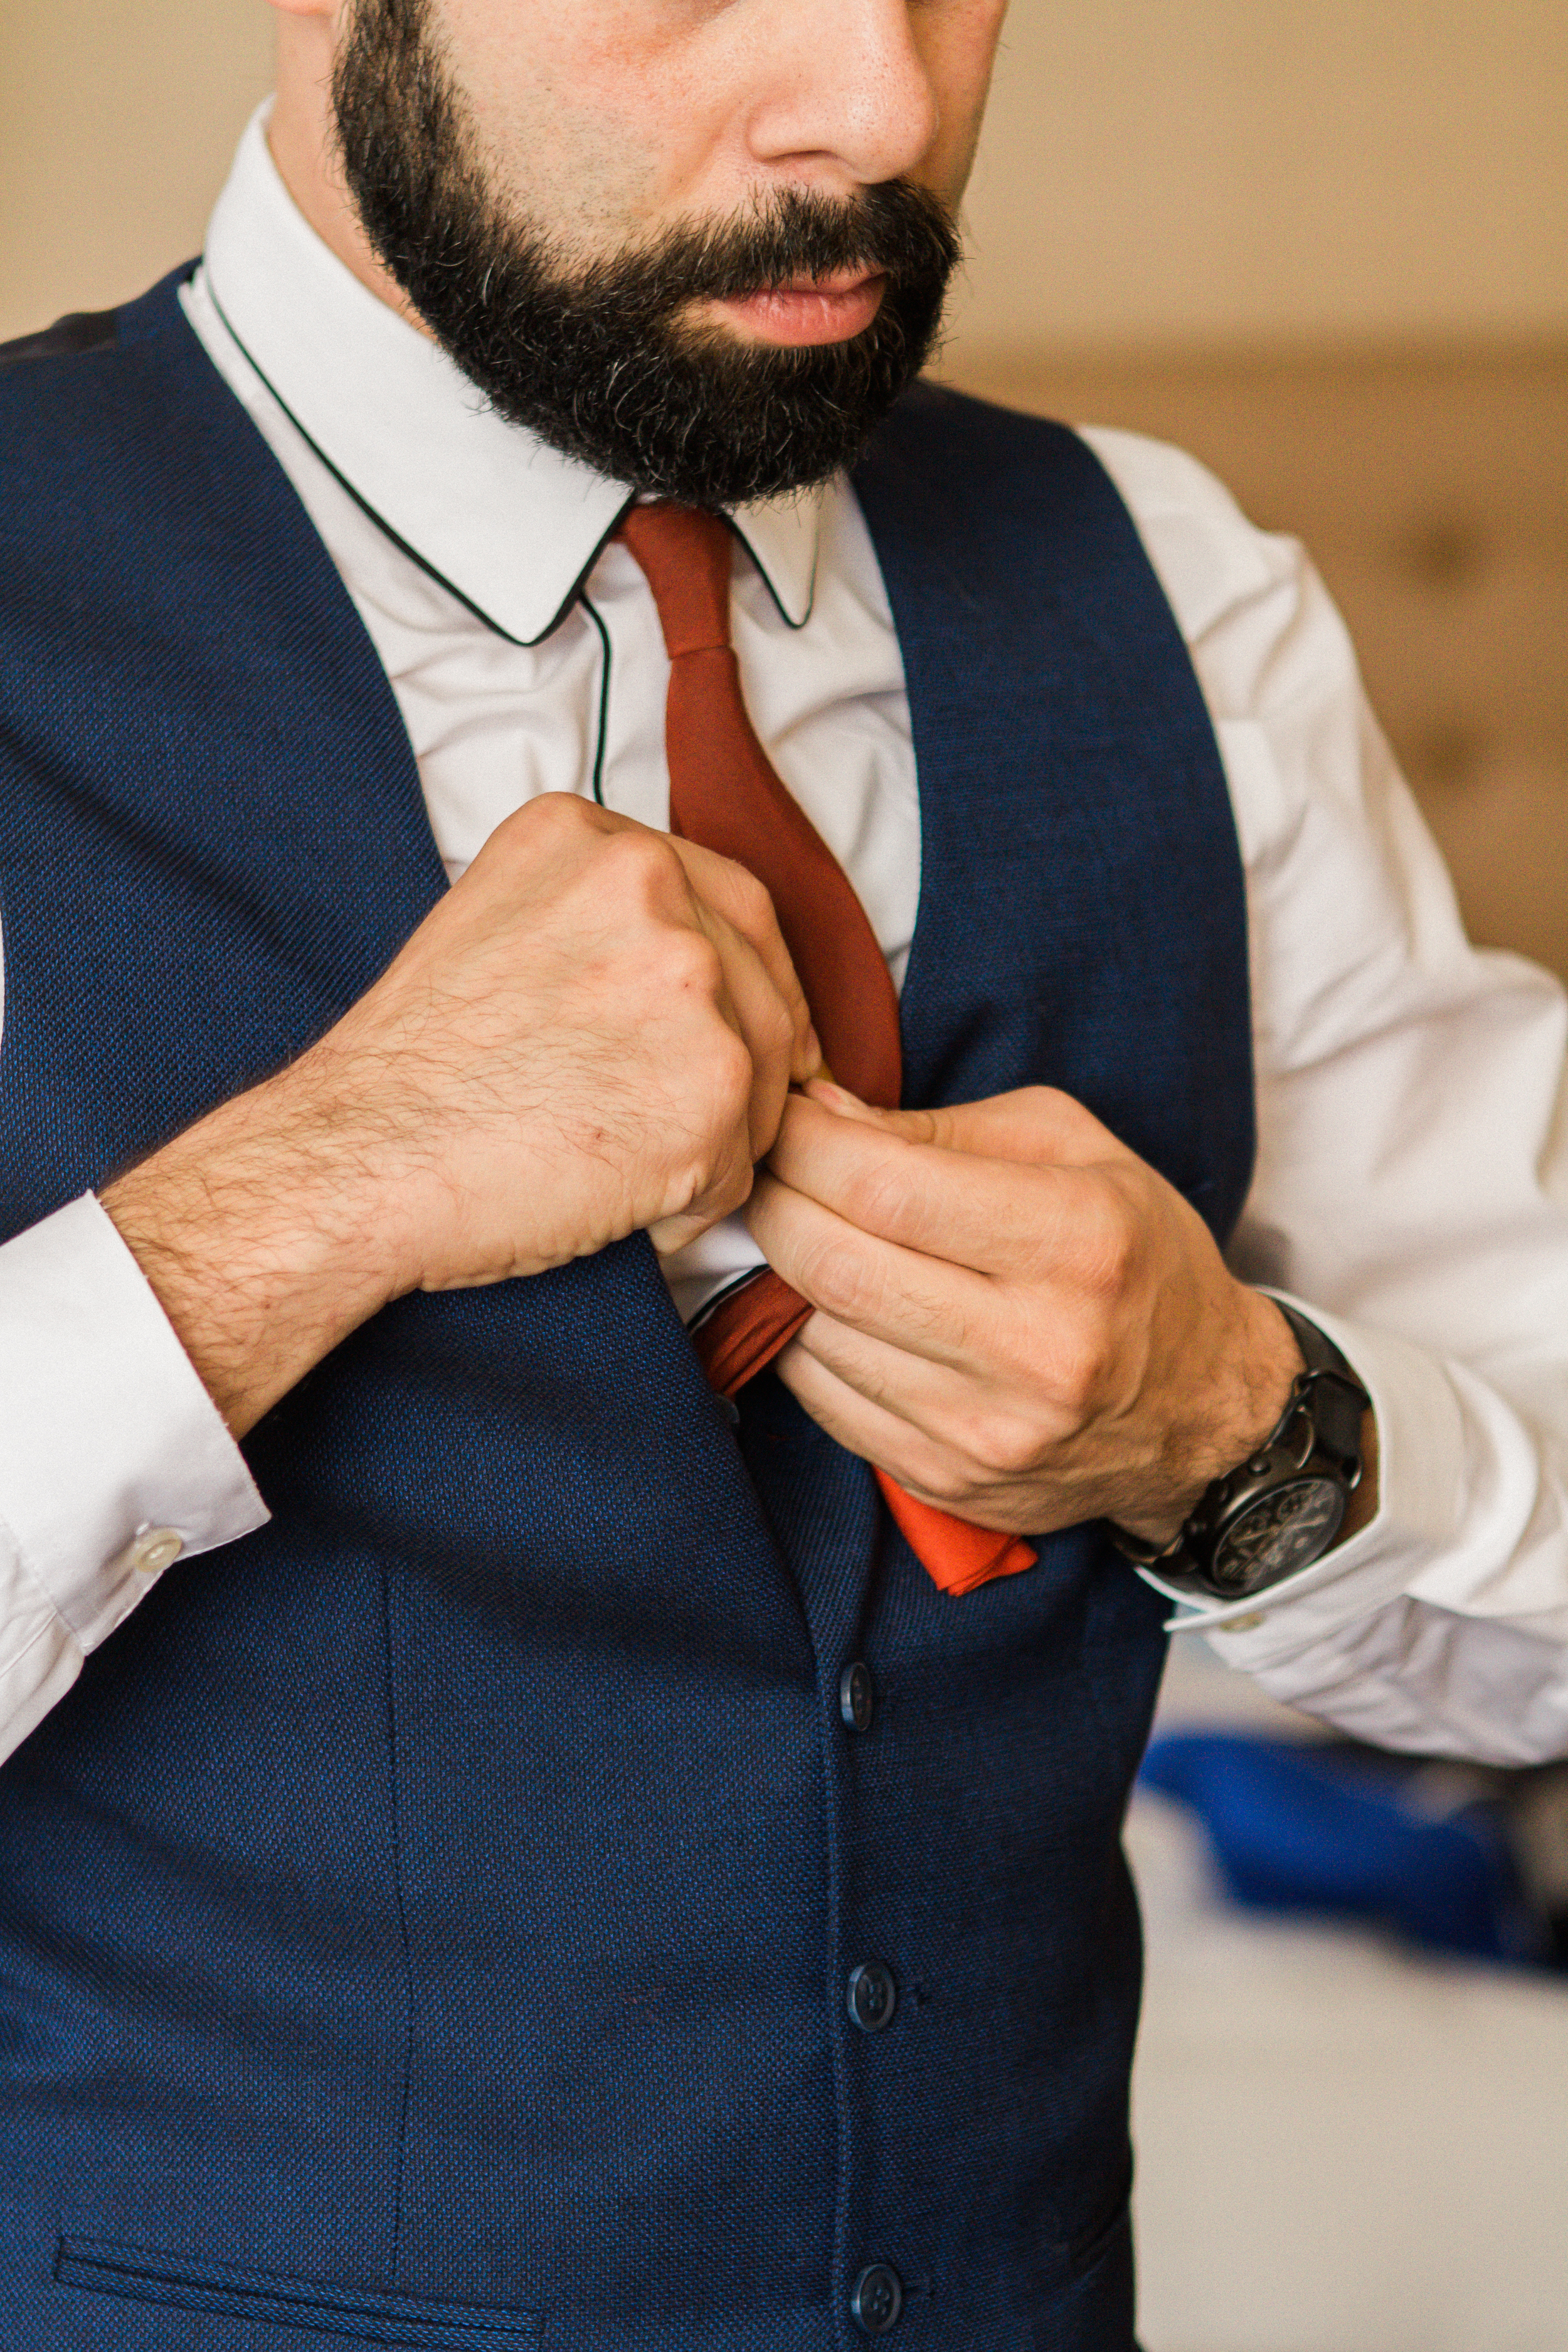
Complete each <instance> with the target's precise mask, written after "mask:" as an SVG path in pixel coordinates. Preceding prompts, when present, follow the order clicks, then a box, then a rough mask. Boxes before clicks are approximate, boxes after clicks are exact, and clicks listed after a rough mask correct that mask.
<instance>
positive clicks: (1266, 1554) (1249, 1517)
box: [1212, 1478, 1345, 1593]
mask: <svg viewBox="0 0 1568 2352" xmlns="http://www.w3.org/2000/svg"><path fill="white" fill-rule="evenodd" d="M1344 1515H1345V1496H1344V1490H1343V1488H1342V1487H1341V1486H1336V1485H1335V1483H1334V1481H1333V1480H1332V1479H1331V1478H1293V1479H1292V1480H1291V1481H1290V1483H1289V1486H1276V1487H1274V1488H1273V1490H1272V1491H1271V1492H1270V1493H1268V1494H1267V1495H1259V1496H1258V1500H1257V1501H1256V1502H1255V1503H1252V1504H1249V1505H1248V1507H1247V1509H1246V1510H1244V1511H1240V1512H1238V1513H1237V1517H1235V1518H1234V1519H1233V1520H1232V1521H1231V1523H1230V1525H1229V1527H1227V1528H1226V1531H1225V1533H1224V1535H1223V1536H1221V1538H1220V1539H1219V1541H1218V1543H1217V1544H1216V1545H1215V1555H1214V1567H1213V1570H1212V1573H1213V1576H1214V1580H1215V1583H1216V1584H1222V1585H1223V1586H1224V1587H1225V1589H1226V1592H1235V1593H1244V1592H1256V1591H1258V1587H1259V1586H1260V1585H1263V1584H1277V1583H1278V1582H1279V1579H1280V1578H1281V1577H1283V1576H1289V1575H1290V1574H1291V1573H1292V1572H1293V1571H1294V1570H1296V1569H1298V1568H1307V1567H1309V1566H1310V1564H1311V1562H1312V1561H1313V1560H1315V1559H1321V1556H1322V1554H1323V1553H1324V1552H1325V1551H1326V1550H1327V1549H1328V1548H1329V1546H1330V1544H1331V1543H1332V1541H1333V1539H1334V1537H1335V1535H1336V1534H1337V1533H1338V1531H1339V1525H1340V1521H1341V1520H1342V1518H1343V1517H1344Z"/></svg>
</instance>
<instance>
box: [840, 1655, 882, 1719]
mask: <svg viewBox="0 0 1568 2352" xmlns="http://www.w3.org/2000/svg"><path fill="white" fill-rule="evenodd" d="M838 1712H839V1714H840V1715H841V1716H842V1717H844V1720H845V1722H846V1723H847V1725H848V1727H849V1728H850V1730H851V1731H869V1730H870V1728H871V1717H873V1716H874V1715H875V1714H876V1712H877V1693H876V1688H875V1685H873V1683H872V1681H871V1669H870V1667H869V1666H868V1664H866V1662H865V1660H864V1658H857V1659H856V1661H855V1663H854V1664H853V1665H849V1666H846V1667H845V1669H844V1672H843V1673H842V1674H841V1675H839V1677H838Z"/></svg>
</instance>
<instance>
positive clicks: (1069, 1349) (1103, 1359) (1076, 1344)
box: [1050, 1319, 1112, 1423]
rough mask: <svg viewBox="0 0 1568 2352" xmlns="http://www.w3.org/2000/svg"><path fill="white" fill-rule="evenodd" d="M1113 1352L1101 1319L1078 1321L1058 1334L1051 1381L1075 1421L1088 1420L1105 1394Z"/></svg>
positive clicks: (1058, 1397)
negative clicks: (1100, 1321)
mask: <svg viewBox="0 0 1568 2352" xmlns="http://www.w3.org/2000/svg"><path fill="white" fill-rule="evenodd" d="M1111 1354H1112V1350H1111V1345H1110V1333H1109V1332H1108V1331H1107V1329H1106V1328H1105V1327H1104V1326H1103V1325H1102V1324H1100V1323H1099V1322H1098V1321H1095V1320H1092V1319H1089V1320H1082V1321H1079V1322H1078V1323H1075V1324H1074V1325H1072V1326H1071V1327H1070V1328H1068V1329H1067V1330H1064V1331H1062V1332H1060V1333H1059V1334H1058V1339H1057V1343H1056V1346H1055V1348H1054V1349H1053V1351H1052V1361H1051V1367H1050V1384H1051V1388H1052V1390H1053V1391H1054V1393H1055V1395H1056V1398H1057V1401H1058V1404H1059V1406H1060V1407H1061V1409H1062V1410H1063V1411H1064V1412H1067V1413H1068V1415H1069V1416H1070V1417H1071V1419H1072V1420H1073V1421H1074V1422H1075V1423H1083V1422H1085V1421H1087V1420H1089V1417H1090V1416H1091V1414H1092V1413H1093V1412H1094V1410H1095V1408H1096V1406H1097V1405H1098V1403H1099V1402H1100V1398H1101V1397H1102V1396H1103V1394H1104V1392H1105V1388H1106V1384H1107V1381H1108V1378H1109V1375H1110V1368H1111Z"/></svg>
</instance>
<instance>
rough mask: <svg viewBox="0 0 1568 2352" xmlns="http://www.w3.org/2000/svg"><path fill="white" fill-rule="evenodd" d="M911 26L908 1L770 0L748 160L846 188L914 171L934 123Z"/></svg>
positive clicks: (930, 90) (929, 85)
mask: <svg viewBox="0 0 1568 2352" xmlns="http://www.w3.org/2000/svg"><path fill="white" fill-rule="evenodd" d="M911 19H912V10H911V6H910V0H778V6H777V15H776V16H774V17H773V24H772V26H771V27H770V34H771V37H770V41H769V50H770V57H769V66H768V71H767V77H766V83H765V87H764V88H763V89H762V90H761V91H760V92H759V94H758V99H757V102H756V104H755V107H754V108H753V110H752V116H751V120H750V121H749V123H748V126H747V131H748V143H749V145H750V148H751V151H752V155H753V157H754V158H755V159H756V161H757V162H759V163H766V164H770V165H773V166H774V167H775V168H776V167H778V166H780V165H784V166H788V165H790V164H792V163H800V164H802V165H805V166H808V167H810V168H811V176H812V177H813V178H814V179H816V181H817V184H828V185H830V184H832V182H833V181H834V180H835V179H839V180H841V182H842V184H843V185H844V186H845V187H846V188H847V187H848V186H849V185H851V184H852V185H855V186H870V185H875V184H878V183H879V182H881V181H884V180H896V179H898V178H900V176H901V175H902V174H904V173H910V172H913V171H914V170H915V169H916V167H917V166H918V165H919V163H921V159H922V158H923V157H924V156H925V155H926V154H927V153H928V152H929V151H930V149H931V145H932V143H933V142H934V141H935V138H936V134H937V130H938V127H939V124H940V122H941V119H942V118H941V110H940V106H939V103H938V99H937V93H936V89H935V87H934V84H933V82H932V79H931V74H930V72H929V71H928V69H927V66H926V63H925V60H924V58H922V57H921V52H920V49H919V47H918V46H917V44H916V40H915V37H914V27H913V24H912V21H911Z"/></svg>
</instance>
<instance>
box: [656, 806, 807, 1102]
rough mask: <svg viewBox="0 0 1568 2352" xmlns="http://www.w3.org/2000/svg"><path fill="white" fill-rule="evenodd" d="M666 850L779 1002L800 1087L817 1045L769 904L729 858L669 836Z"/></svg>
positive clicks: (792, 1073)
mask: <svg viewBox="0 0 1568 2352" xmlns="http://www.w3.org/2000/svg"><path fill="white" fill-rule="evenodd" d="M670 847H671V848H672V849H673V850H674V851H675V853H676V855H677V856H678V857H679V859H680V862H681V864H682V866H684V867H685V869H686V875H687V879H688V881H689V883H690V886H691V889H692V892H693V895H694V896H695V897H696V898H698V899H699V900H700V903H701V904H702V905H703V906H704V907H706V908H709V909H710V911H711V912H712V913H713V914H715V915H717V916H719V917H720V918H721V920H722V921H723V922H724V923H725V924H726V925H727V926H728V927H729V928H730V929H731V931H734V932H736V933H738V934H739V935H740V937H741V938H742V940H745V941H746V943H747V945H748V946H749V947H750V948H751V950H752V953H753V954H754V955H755V956H756V958H757V960H758V961H759V963H760V964H761V966H762V968H763V971H764V972H765V973H766V975H767V977H768V980H769V982H771V983H772V986H773V989H774V991H775V992H776V993H777V994H778V996H779V997H780V998H781V1000H782V1001H783V1003H784V1006H785V1008H786V1010H787V1012H788V1014H789V1022H790V1058H789V1077H790V1079H791V1080H793V1082H794V1083H795V1085H796V1086H804V1085H805V1081H806V1080H807V1079H808V1078H811V1077H815V1076H816V1073H817V1072H818V1071H819V1070H820V1069H821V1067H822V1047H821V1045H819V1044H818V1043H817V1038H816V1031H815V1029H813V1027H812V1025H811V1011H810V1008H809V1006H808V1005H807V1003H806V1001H805V992H804V990H803V989H802V987H801V984H800V982H799V980H798V979H797V978H796V976H795V965H794V964H793V962H792V961H790V952H789V950H788V948H787V947H786V946H785V945H784V933H783V932H782V931H781V930H780V929H779V926H778V918H777V916H776V915H775V914H774V912H773V900H772V899H771V898H769V896H768V894H767V892H766V890H765V889H764V888H763V885H762V884H761V883H760V882H759V881H758V880H757V878H756V877H755V875H754V874H749V873H748V872H747V871H746V868H745V867H744V866H737V865H736V864H735V863H734V861H733V860H732V859H731V858H728V857H721V856H719V855H718V853H717V851H716V850H711V849H703V848H701V847H700V846H699V845H698V844H697V843H696V842H692V841H682V840H680V839H679V837H678V836H677V835H673V834H672V835H670Z"/></svg>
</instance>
